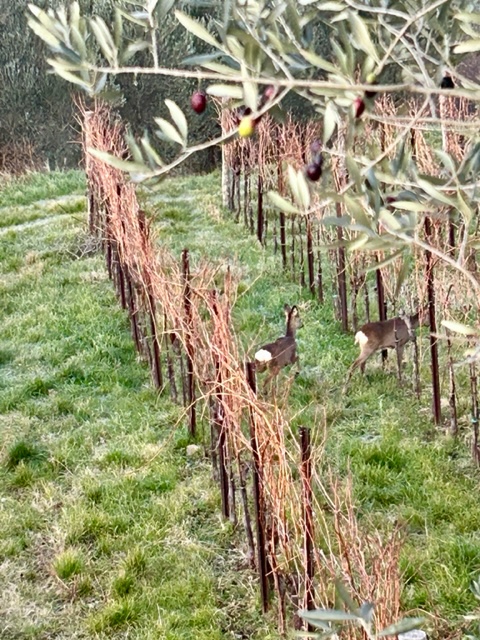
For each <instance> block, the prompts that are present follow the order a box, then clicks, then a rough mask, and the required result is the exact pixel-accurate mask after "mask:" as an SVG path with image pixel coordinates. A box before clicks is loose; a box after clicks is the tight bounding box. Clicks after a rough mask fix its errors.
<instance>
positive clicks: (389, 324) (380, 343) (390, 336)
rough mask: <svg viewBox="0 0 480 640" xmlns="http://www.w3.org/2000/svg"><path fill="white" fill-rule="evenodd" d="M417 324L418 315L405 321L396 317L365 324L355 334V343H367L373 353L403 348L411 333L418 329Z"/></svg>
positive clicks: (418, 322) (418, 321)
mask: <svg viewBox="0 0 480 640" xmlns="http://www.w3.org/2000/svg"><path fill="white" fill-rule="evenodd" d="M419 324H420V320H419V313H415V314H414V315H413V316H409V317H408V319H407V321H405V319H404V318H401V317H400V316H397V317H395V318H390V319H389V320H379V321H377V322H367V324H364V325H363V326H362V327H360V329H359V331H358V332H357V336H356V337H357V342H359V343H360V344H365V343H367V342H368V345H369V347H370V348H372V347H374V348H375V351H376V350H377V349H395V347H396V346H397V345H398V346H399V347H403V346H404V345H405V344H406V343H407V342H408V341H409V340H410V339H411V333H412V332H413V331H415V329H417V328H418V326H419ZM408 325H410V328H409V326H408ZM360 334H363V335H360Z"/></svg>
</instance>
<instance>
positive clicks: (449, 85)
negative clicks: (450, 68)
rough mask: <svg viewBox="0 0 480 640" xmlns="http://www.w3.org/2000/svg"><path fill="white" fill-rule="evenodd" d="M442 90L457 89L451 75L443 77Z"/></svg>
mask: <svg viewBox="0 0 480 640" xmlns="http://www.w3.org/2000/svg"><path fill="white" fill-rule="evenodd" d="M440 88H441V89H455V84H454V82H453V80H452V77H451V76H450V75H449V74H446V75H444V76H443V78H442V81H441V83H440Z"/></svg>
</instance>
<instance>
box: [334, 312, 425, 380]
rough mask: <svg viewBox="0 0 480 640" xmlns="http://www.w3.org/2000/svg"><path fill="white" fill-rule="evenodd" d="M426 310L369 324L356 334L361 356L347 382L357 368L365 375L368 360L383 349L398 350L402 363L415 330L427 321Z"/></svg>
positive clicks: (350, 371)
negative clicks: (405, 350) (405, 349)
mask: <svg viewBox="0 0 480 640" xmlns="http://www.w3.org/2000/svg"><path fill="white" fill-rule="evenodd" d="M427 318H428V316H427V312H426V310H425V309H422V310H420V311H417V313H415V314H413V316H403V317H402V316H397V317H396V318H390V319H389V320H379V321H378V322H367V324H364V325H363V326H362V327H360V329H359V330H358V331H357V333H356V334H355V343H356V344H358V345H359V346H360V355H359V356H358V358H357V359H356V360H355V362H354V363H353V364H352V366H351V367H350V369H349V370H348V376H347V381H346V383H345V386H347V384H348V383H349V381H350V378H351V376H352V373H353V372H354V371H355V369H356V368H357V367H360V371H361V372H362V373H365V363H366V361H367V360H368V358H369V357H370V356H371V355H372V354H373V353H375V352H376V351H380V350H381V349H397V350H398V360H399V362H400V363H401V362H402V356H403V349H404V347H405V345H406V344H407V342H408V341H409V340H413V338H414V332H415V329H417V327H418V326H419V325H421V324H425V322H426V321H427Z"/></svg>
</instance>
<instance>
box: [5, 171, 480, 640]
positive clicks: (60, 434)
mask: <svg viewBox="0 0 480 640" xmlns="http://www.w3.org/2000/svg"><path fill="white" fill-rule="evenodd" d="M32 180H33V184H34V187H35V188H34V190H33V191H32V193H31V194H29V191H28V180H27V181H25V182H24V183H22V186H21V190H22V192H23V195H22V197H23V198H24V200H23V202H24V203H25V205H27V204H28V205H29V206H30V207H32V208H33V209H36V208H37V205H36V204H35V202H36V199H37V198H39V199H40V200H44V199H45V198H46V197H47V196H48V198H53V197H55V195H65V194H64V191H63V189H64V183H63V182H62V179H60V178H58V177H57V176H56V175H52V176H48V177H45V176H43V177H41V178H39V177H37V176H35V177H34V178H33V177H32ZM42 180H43V181H44V183H45V184H44V192H43V193H42V192H41V181H42ZM57 181H59V182H58V186H57V187H56V186H55V184H56V183H57ZM74 183H75V184H77V185H80V184H81V179H80V177H78V176H77V178H75V180H74ZM9 188H11V189H12V191H11V192H10V193H12V194H15V189H14V187H13V185H10V186H9ZM75 188H76V187H74V190H75ZM32 189H33V187H32ZM218 194H219V176H218V175H216V174H213V175H211V176H202V177H200V178H199V177H189V178H178V179H173V180H168V181H166V182H163V183H162V185H161V187H160V189H159V191H158V192H155V193H150V192H147V191H146V190H145V191H144V194H143V198H144V200H145V203H144V205H145V207H146V208H147V209H148V210H149V211H151V212H152V213H153V214H154V215H155V217H156V228H157V230H158V236H159V242H163V243H165V245H166V246H168V247H169V248H171V249H172V250H173V251H174V252H176V253H178V255H179V254H180V252H181V250H182V249H183V248H184V247H188V248H189V249H190V251H191V262H192V266H193V268H194V265H195V262H196V260H197V259H199V258H200V257H201V256H205V255H209V256H210V257H211V259H212V260H214V261H216V262H218V263H219V264H221V265H223V267H224V268H226V266H227V265H229V266H230V268H232V269H234V270H235V271H236V273H238V274H239V276H240V278H241V285H240V292H241V295H240V297H239V299H238V301H237V304H236V307H235V309H234V320H235V326H236V331H237V334H238V336H239V338H240V340H241V342H242V344H243V348H244V350H245V354H246V355H249V356H251V355H252V353H253V352H254V349H255V348H256V347H257V346H258V345H259V344H261V343H262V342H264V341H269V340H271V339H273V338H275V337H277V336H278V335H280V334H281V333H282V332H283V329H284V319H283V311H282V308H283V304H284V303H285V302H288V303H290V304H294V303H297V304H299V305H300V308H301V314H302V318H303V320H304V327H303V329H301V330H300V331H299V334H298V342H299V351H300V357H301V364H302V371H301V374H300V376H299V377H298V378H296V380H295V382H294V384H293V386H292V392H291V395H290V398H289V406H290V410H291V413H292V415H293V416H294V418H293V422H294V424H295V425H300V424H307V425H308V424H314V423H316V424H319V423H321V425H323V423H325V424H326V426H327V434H326V436H327V437H326V455H325V459H326V461H327V462H328V463H329V464H330V465H332V466H333V468H334V469H335V472H336V473H337V474H338V475H339V476H344V475H345V474H346V473H347V471H348V470H349V469H350V470H351V471H352V473H353V477H354V491H355V499H356V501H357V505H358V512H357V515H358V517H359V519H360V520H361V522H362V526H364V527H365V529H366V530H367V531H368V530H373V529H374V528H379V529H381V530H383V531H387V532H388V531H390V530H391V528H392V526H393V523H400V524H402V526H403V530H404V532H405V536H406V543H405V547H404V551H403V554H402V558H401V568H402V570H403V572H404V579H405V589H404V592H403V600H402V605H403V608H404V610H405V611H410V610H413V609H420V610H424V611H426V612H427V613H432V614H436V615H438V616H439V619H440V620H443V621H444V622H442V623H441V628H442V629H443V631H441V633H440V635H437V636H435V634H432V635H431V637H432V638H434V637H445V635H446V634H447V631H446V630H447V629H448V628H449V627H453V628H458V625H459V622H458V619H459V616H462V615H464V614H467V613H469V612H471V611H472V610H473V609H474V608H475V605H476V602H475V600H474V598H473V595H472V594H471V592H470V590H469V587H470V583H471V580H472V579H473V578H475V577H476V576H477V575H478V572H479V570H480V543H479V541H478V532H479V529H480V503H479V501H478V488H479V477H478V472H477V470H476V469H475V468H474V467H473V466H472V464H471V463H470V458H469V451H468V448H467V446H466V444H465V442H464V441H463V439H466V438H467V437H468V431H467V430H466V429H465V425H466V424H467V417H463V423H462V424H463V427H464V430H463V432H462V438H461V439H460V442H459V443H455V442H452V441H450V440H449V439H448V438H446V437H445V436H444V434H443V432H442V431H441V430H439V429H434V428H433V427H432V423H431V420H430V411H429V402H430V399H429V389H428V380H427V372H426V367H425V368H424V369H425V371H424V372H423V375H424V393H423V395H422V397H421V398H420V399H419V400H417V399H416V398H415V397H414V396H413V394H412V392H411V390H410V389H409V385H408V384H407V385H405V387H403V388H402V387H400V385H399V384H398V381H397V380H396V377H395V373H394V371H395V367H394V358H390V360H389V363H388V365H387V370H386V371H382V370H381V368H380V365H379V362H378V360H376V361H374V360H373V359H372V361H371V362H369V363H368V365H367V371H368V376H367V378H365V379H362V378H361V377H360V376H356V377H355V378H354V379H353V381H352V385H351V390H350V392H349V394H348V396H345V395H343V394H342V392H341V389H342V386H343V383H344V377H345V372H346V370H347V367H348V366H349V364H350V363H351V362H352V361H353V359H354V358H355V357H356V355H357V353H356V349H355V348H354V345H353V339H352V336H350V335H343V334H342V333H341V331H340V327H339V325H338V323H337V322H336V321H335V319H334V314H333V309H332V305H331V303H330V301H329V300H328V292H327V296H326V298H327V302H326V303H325V304H324V305H319V304H318V303H317V302H315V301H312V300H311V299H310V298H309V296H308V294H307V292H306V291H305V290H302V289H301V287H300V286H299V285H297V284H294V283H292V282H289V281H288V279H287V278H286V277H285V275H284V274H283V273H282V271H281V268H280V264H279V260H278V257H275V256H274V255H273V254H272V252H271V251H270V248H268V250H267V251H266V252H265V251H263V250H262V249H261V248H260V247H259V245H258V243H257V242H256V240H255V239H254V238H253V237H251V236H249V235H248V234H247V233H246V232H245V231H244V229H243V227H242V226H241V225H238V224H236V223H234V222H233V221H231V220H230V219H229V217H228V215H226V214H224V213H223V212H222V211H221V210H220V208H219V205H218V202H219V195H218ZM2 197H3V198H7V197H8V194H7V195H4V196H2ZM18 197H19V196H18V195H16V196H14V195H12V201H13V200H14V199H15V198H18ZM22 206H23V205H22ZM41 207H42V205H40V206H39V208H40V209H41ZM52 213H53V214H54V215H56V214H57V213H60V211H56V210H55V207H53V211H51V212H50V213H48V214H47V215H51V214H52ZM29 215H31V214H30V213H29V210H28V209H27V210H25V209H22V207H21V206H19V208H18V209H16V213H15V215H14V216H13V217H12V220H11V222H10V224H13V225H19V224H21V223H22V222H24V221H25V220H26V219H28V216H29ZM82 217H83V219H85V214H84V213H82V212H78V211H76V212H74V213H68V212H66V213H65V214H64V215H62V216H60V217H58V218H57V217H56V218H55V220H52V221H51V223H50V224H46V225H43V226H36V227H32V228H30V229H29V228H21V229H20V228H19V229H17V230H15V229H14V228H8V229H7V228H5V231H4V233H3V235H1V234H0V298H1V300H2V304H1V305H0V321H1V323H2V329H3V331H2V335H1V336H0V434H1V442H2V448H1V466H0V490H1V492H2V496H3V498H4V500H2V501H1V502H0V511H1V513H0V516H1V517H0V531H1V534H0V557H1V563H0V576H1V577H0V587H1V588H2V591H3V592H4V593H5V594H6V597H5V598H4V599H3V601H2V603H1V604H0V613H1V614H2V617H3V619H5V620H6V630H5V631H4V634H6V635H4V636H2V637H5V638H17V637H22V638H29V637H31V638H50V637H57V638H76V637H78V638H84V637H85V638H87V637H88V638H90V637H99V638H107V637H129V638H135V639H137V638H138V639H140V638H141V639H144V638H145V639H149V638H152V639H153V638H172V639H173V638H209V639H212V640H214V639H215V638H238V637H249V638H253V639H255V638H275V637H276V636H275V633H274V632H272V631H271V628H270V630H269V627H268V619H267V620H265V619H264V618H262V617H261V616H259V614H258V612H257V611H258V607H257V605H258V602H257V597H258V592H257V586H256V583H255V580H253V581H252V579H251V576H250V575H249V574H248V572H247V571H245V570H244V568H243V566H242V560H241V558H240V557H238V556H237V555H236V554H235V553H234V552H233V551H231V550H230V551H228V549H229V545H230V543H231V539H232V532H231V531H230V528H229V526H228V525H226V524H225V523H222V522H221V519H220V517H219V504H218V502H219V500H218V490H217V488H216V487H215V486H213V485H212V483H211V481H210V472H209V467H208V464H207V463H206V461H205V460H204V459H202V458H201V457H200V458H197V459H191V460H190V459H187V458H186V456H185V446H186V444H187V443H188V438H187V436H186V434H185V432H184V430H183V427H182V420H181V416H180V414H179V410H178V408H177V407H175V406H172V405H171V404H170V402H169V401H168V399H167V398H166V396H162V397H160V398H159V397H157V395H156V394H155V393H154V391H153V390H152V388H151V385H150V381H149V377H148V372H147V368H146V365H145V363H141V362H138V361H137V360H136V356H135V352H134V349H133V346H132V342H131V339H130V335H129V332H128V323H127V320H126V318H125V316H124V314H123V313H122V312H121V311H120V310H119V309H118V307H117V303H116V301H115V299H114V296H113V293H112V287H111V284H110V283H109V282H108V281H107V280H106V275H105V270H104V267H103V264H102V260H101V258H100V257H99V256H98V255H97V254H96V253H95V252H92V250H91V249H92V247H91V243H90V242H89V241H88V239H87V238H86V236H85V235H84V233H85V229H84V224H82ZM424 336H425V333H424ZM426 342H427V341H426V339H425V338H424V339H423V340H422V341H421V349H422V354H423V356H424V355H425V350H426V346H425V344H426ZM407 357H408V354H407ZM287 376H288V374H285V373H282V374H281V379H280V385H282V384H285V380H286V378H287ZM465 406H466V405H465ZM319 416H320V417H321V420H319ZM179 420H180V422H179ZM318 428H319V429H321V428H322V427H321V426H319V427H318ZM172 434H173V435H172ZM239 568H241V571H239ZM27 611H29V612H32V613H31V615H29V616H27V615H26V612H27ZM242 634H243V635H242ZM457 637H459V634H458V633H457Z"/></svg>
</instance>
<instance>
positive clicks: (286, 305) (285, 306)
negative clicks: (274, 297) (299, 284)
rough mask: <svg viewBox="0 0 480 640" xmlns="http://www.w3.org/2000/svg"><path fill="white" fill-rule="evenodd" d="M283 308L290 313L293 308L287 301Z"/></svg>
mask: <svg viewBox="0 0 480 640" xmlns="http://www.w3.org/2000/svg"><path fill="white" fill-rule="evenodd" d="M283 310H284V311H285V313H286V314H287V315H288V314H289V313H290V311H291V309H290V305H289V304H286V303H285V304H284V305H283Z"/></svg>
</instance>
